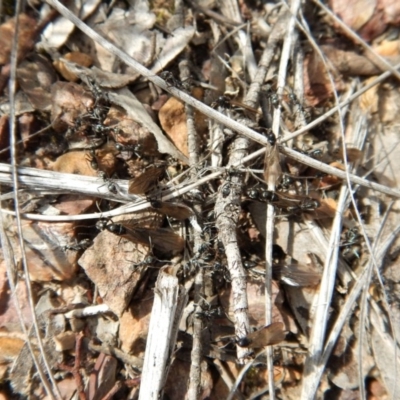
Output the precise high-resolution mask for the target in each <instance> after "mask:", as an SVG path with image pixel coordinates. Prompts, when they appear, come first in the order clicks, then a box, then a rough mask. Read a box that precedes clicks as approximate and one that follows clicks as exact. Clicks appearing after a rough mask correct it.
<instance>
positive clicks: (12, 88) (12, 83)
mask: <svg viewBox="0 0 400 400" xmlns="http://www.w3.org/2000/svg"><path fill="white" fill-rule="evenodd" d="M21 4H22V2H21V0H18V1H17V4H16V9H15V13H16V16H17V18H16V20H15V34H14V37H13V41H12V49H11V60H10V80H9V100H10V119H9V120H10V150H11V176H12V182H13V194H14V204H15V212H16V220H17V221H16V222H17V230H18V242H19V246H20V249H21V260H22V267H23V271H24V275H25V285H26V290H27V297H28V303H29V308H30V312H31V316H32V324H33V327H34V331H35V334H36V338H37V345H38V348H39V350H40V355H41V358H42V362H43V364H44V366H45V368H46V374H47V376H48V378H49V379H50V382H51V385H52V388H50V386H49V382H48V378H47V377H46V374H45V372H44V371H43V370H42V368H41V366H40V363H37V362H36V356H35V355H34V354H33V352H34V350H33V348H32V346H31V345H30V344H29V350H30V351H31V354H32V357H33V359H34V361H35V364H36V367H37V372H38V374H39V376H40V379H41V381H42V383H43V386H44V388H45V391H46V393H47V394H48V396H50V397H51V398H53V397H54V396H55V397H56V398H58V399H61V394H60V391H59V389H58V386H57V383H56V381H55V379H54V375H53V371H52V369H51V366H50V364H49V362H48V360H47V356H46V352H45V349H44V345H43V341H42V337H41V333H40V329H39V324H38V319H37V315H36V310H35V304H34V300H33V291H32V286H31V281H30V275H29V270H28V262H27V259H26V253H25V243H24V239H23V235H22V224H21V217H20V210H19V199H18V170H17V145H16V143H17V139H16V137H17V133H16V131H17V127H16V109H15V105H16V96H15V94H16V73H17V64H18V59H17V57H18V44H19V14H20V13H21ZM53 15H54V14H53ZM36 33H37V32H36ZM0 90H2V88H0ZM10 269H11V266H10ZM28 342H29V339H28Z"/></svg>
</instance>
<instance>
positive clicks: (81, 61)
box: [53, 51, 93, 82]
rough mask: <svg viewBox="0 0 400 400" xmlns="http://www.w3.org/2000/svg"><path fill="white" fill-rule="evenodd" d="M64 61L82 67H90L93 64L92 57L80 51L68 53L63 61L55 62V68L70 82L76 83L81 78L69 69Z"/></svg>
mask: <svg viewBox="0 0 400 400" xmlns="http://www.w3.org/2000/svg"><path fill="white" fill-rule="evenodd" d="M63 59H65V60H67V61H71V62H73V63H75V64H77V65H80V66H82V67H90V66H91V65H92V64H93V59H92V57H90V56H89V55H87V54H85V53H81V52H79V51H73V52H71V53H67V54H65V55H64V56H63V57H62V58H61V59H58V60H55V61H54V62H53V65H54V68H55V69H56V70H57V71H58V72H59V73H60V74H61V75H62V77H63V78H65V79H66V80H67V81H69V82H76V81H77V80H78V79H79V77H78V76H77V75H76V74H75V72H74V71H72V70H71V68H69V66H68V64H67V63H65V62H64V61H63Z"/></svg>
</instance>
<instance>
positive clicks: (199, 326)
mask: <svg viewBox="0 0 400 400" xmlns="http://www.w3.org/2000/svg"><path fill="white" fill-rule="evenodd" d="M179 68H180V71H181V79H182V81H185V80H186V79H188V78H189V77H190V71H189V68H188V65H187V62H186V61H185V62H181V63H180V64H179ZM185 113H186V126H187V132H188V152H189V164H190V165H191V166H196V165H197V164H198V162H199V153H198V152H199V137H198V134H197V130H196V126H195V122H194V112H193V107H191V106H189V105H187V104H186V105H185ZM191 175H192V178H193V179H194V180H196V177H197V172H196V169H195V168H193V169H192V170H191ZM196 212H197V213H199V214H201V209H200V206H198V207H197V209H196ZM193 241H194V250H193V251H194V252H195V253H197V252H198V250H199V248H200V245H201V236H200V232H197V231H194V230H193ZM203 298H204V268H199V269H198V271H197V272H196V276H195V280H194V298H193V301H194V303H195V304H198V305H200V304H201V302H202V299H203ZM202 331H203V320H202V318H200V316H198V315H197V314H196V313H194V319H193V345H192V351H191V357H190V373H189V389H188V393H187V398H188V400H197V399H198V396H199V393H200V390H201V361H202V347H203V346H202V341H201V337H202Z"/></svg>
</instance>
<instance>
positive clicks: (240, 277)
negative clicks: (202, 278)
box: [214, 1, 254, 363]
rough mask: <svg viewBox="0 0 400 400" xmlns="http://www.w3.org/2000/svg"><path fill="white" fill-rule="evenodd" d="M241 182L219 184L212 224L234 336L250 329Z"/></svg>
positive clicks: (238, 177) (240, 149)
mask: <svg viewBox="0 0 400 400" xmlns="http://www.w3.org/2000/svg"><path fill="white" fill-rule="evenodd" d="M222 13H223V14H227V15H228V17H229V18H232V19H234V20H240V14H239V12H238V9H237V4H235V3H233V1H228V2H226V3H223V7H222ZM243 34H244V32H243V31H240V32H238V33H237V36H236V37H237V38H238V41H239V42H240V43H243V42H247V38H245V37H244V35H243ZM250 58H251V57H250ZM251 59H252V58H251ZM246 61H248V60H246ZM246 66H247V67H248V72H249V74H250V76H253V75H254V73H252V72H253V71H252V68H249V65H248V64H247V63H246ZM249 144H250V142H249V140H248V139H247V138H246V137H238V138H236V139H235V140H234V142H233V145H232V149H231V154H230V156H229V161H228V166H229V165H232V164H233V163H240V162H241V161H242V159H243V158H244V157H245V156H246V155H247V153H248V148H249ZM242 183H243V177H242V174H234V175H232V176H229V181H228V180H224V181H223V182H222V183H221V185H220V188H219V189H220V190H219V191H218V195H217V200H216V202H215V206H214V213H215V226H216V227H217V229H218V239H219V240H220V241H221V242H222V244H223V246H224V249H225V254H226V260H227V269H228V271H229V274H230V278H231V287H232V289H231V290H232V294H233V296H232V298H233V313H234V319H235V322H234V324H235V334H236V336H237V337H244V336H246V335H247V334H248V333H249V331H250V323H249V316H248V301H247V285H246V272H245V270H244V268H243V264H242V258H241V254H240V250H239V245H238V239H237V233H236V229H237V223H238V220H239V214H240V212H239V210H240V195H241V187H242ZM228 185H229V188H230V191H229V195H228V196H226V195H225V194H224V193H223V191H222V190H221V188H223V187H226V186H228ZM236 351H237V358H238V360H239V363H243V362H244V359H245V358H246V357H248V356H249V354H250V353H249V350H248V349H247V348H244V347H240V346H237V350H236Z"/></svg>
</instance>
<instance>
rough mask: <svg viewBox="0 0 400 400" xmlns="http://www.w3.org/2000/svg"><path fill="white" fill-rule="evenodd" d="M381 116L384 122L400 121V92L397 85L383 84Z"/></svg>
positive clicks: (395, 123)
mask: <svg viewBox="0 0 400 400" xmlns="http://www.w3.org/2000/svg"><path fill="white" fill-rule="evenodd" d="M380 89H381V90H380V91H379V92H378V93H379V116H380V119H381V121H382V122H385V123H387V124H392V125H397V124H398V123H399V122H400V93H399V90H398V88H397V87H391V86H390V85H381V86H380Z"/></svg>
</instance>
